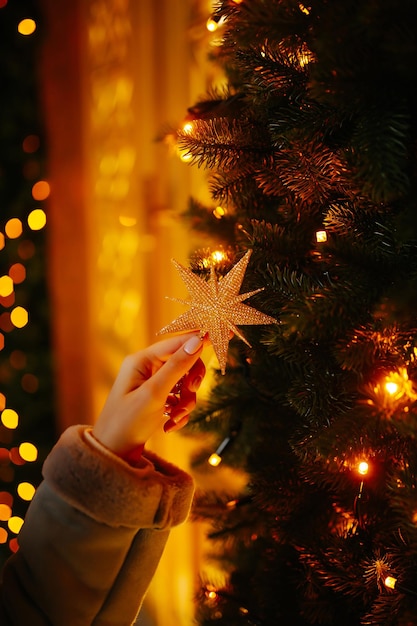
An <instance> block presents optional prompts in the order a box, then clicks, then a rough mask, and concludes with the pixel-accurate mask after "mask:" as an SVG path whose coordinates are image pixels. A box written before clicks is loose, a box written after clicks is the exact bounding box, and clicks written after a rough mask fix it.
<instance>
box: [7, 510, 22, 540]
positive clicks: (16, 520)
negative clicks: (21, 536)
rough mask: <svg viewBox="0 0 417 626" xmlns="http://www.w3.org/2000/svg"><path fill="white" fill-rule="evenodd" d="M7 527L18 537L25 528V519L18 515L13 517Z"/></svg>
mask: <svg viewBox="0 0 417 626" xmlns="http://www.w3.org/2000/svg"><path fill="white" fill-rule="evenodd" d="M7 525H8V527H9V529H10V530H11V532H12V533H14V534H15V535H17V534H18V533H19V532H20V529H21V528H22V526H23V519H22V518H21V517H19V516H18V515H12V517H11V518H10V519H9V520H8V522H7Z"/></svg>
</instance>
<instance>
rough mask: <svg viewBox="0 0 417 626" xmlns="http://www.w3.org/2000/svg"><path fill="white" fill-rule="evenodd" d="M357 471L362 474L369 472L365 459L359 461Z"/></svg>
mask: <svg viewBox="0 0 417 626" xmlns="http://www.w3.org/2000/svg"><path fill="white" fill-rule="evenodd" d="M358 472H359V474H361V475H362V476H366V474H367V473H368V472H369V464H368V463H367V462H366V461H361V462H360V463H359V465H358Z"/></svg>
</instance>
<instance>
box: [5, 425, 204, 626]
mask: <svg viewBox="0 0 417 626" xmlns="http://www.w3.org/2000/svg"><path fill="white" fill-rule="evenodd" d="M150 457H151V459H152V461H147V462H146V464H145V467H141V468H140V469H135V468H131V467H129V466H128V465H127V464H126V463H124V462H123V461H121V460H120V459H118V458H117V457H115V456H114V455H112V454H111V453H109V452H108V451H107V450H106V449H104V448H102V447H101V446H99V445H98V446H97V445H95V444H94V443H92V442H91V439H89V436H88V435H87V436H86V435H85V434H84V431H83V430H82V429H80V428H79V427H78V428H73V429H70V430H69V431H67V433H65V434H64V437H63V438H62V440H61V441H60V442H59V444H58V445H57V446H56V448H55V449H54V451H53V452H52V453H51V455H50V457H49V458H48V460H47V462H46V463H45V467H44V474H45V481H44V483H43V484H42V485H41V487H40V488H39V490H38V492H37V494H36V496H35V499H34V501H33V503H32V504H31V507H30V509H29V512H28V515H27V518H26V521H25V524H24V526H23V529H22V531H21V535H20V536H19V541H20V545H21V548H20V550H19V552H18V553H17V555H15V556H14V557H13V558H12V559H11V560H10V562H9V564H8V565H7V567H6V569H5V572H4V582H3V588H2V607H3V610H5V611H6V615H8V617H6V616H5V617H4V618H3V616H2V615H1V613H0V616H1V617H2V618H3V619H2V620H0V622H1V623H2V624H4V625H5V626H9V624H10V626H18V625H19V626H21V624H23V623H30V624H31V625H33V626H35V625H38V624H39V626H40V625H42V626H43V625H46V624H53V625H54V626H78V625H79V626H87V625H90V624H91V625H94V626H100V625H102V624H103V625H104V624H106V626H110V625H111V624H114V625H116V624H117V626H124V625H126V626H127V625H129V624H131V623H132V621H133V620H134V617H135V615H136V613H137V611H138V608H139V606H140V603H141V601H142V599H143V595H144V594H145V592H146V590H147V587H148V585H149V582H150V580H151V578H152V575H153V573H154V570H155V568H156V566H157V564H158V562H159V558H160V555H161V553H162V550H163V547H164V545H165V542H166V539H167V536H168V532H169V528H170V527H171V526H172V525H174V524H177V523H180V522H181V521H183V519H184V518H185V517H186V515H187V513H188V508H189V504H190V499H191V496H192V483H191V479H190V478H189V477H188V476H187V475H186V474H184V473H183V472H181V471H180V470H177V469H176V468H174V467H173V466H171V465H169V464H166V463H164V462H163V461H160V460H159V459H157V458H156V457H153V456H152V455H150ZM155 463H156V465H157V468H158V469H155ZM158 466H159V467H158ZM75 470H76V471H75ZM158 470H159V471H158ZM1 610H2V609H0V611H1Z"/></svg>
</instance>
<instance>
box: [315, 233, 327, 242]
mask: <svg viewBox="0 0 417 626" xmlns="http://www.w3.org/2000/svg"><path fill="white" fill-rule="evenodd" d="M316 241H317V243H324V242H325V241H327V233H326V231H325V230H318V231H317V232H316Z"/></svg>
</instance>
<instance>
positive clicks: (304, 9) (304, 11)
mask: <svg viewBox="0 0 417 626" xmlns="http://www.w3.org/2000/svg"><path fill="white" fill-rule="evenodd" d="M298 6H299V9H300V11H301V12H302V13H304V14H305V15H310V11H309V10H308V9H307V7H306V6H304V4H301V2H300V4H299V5H298Z"/></svg>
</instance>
